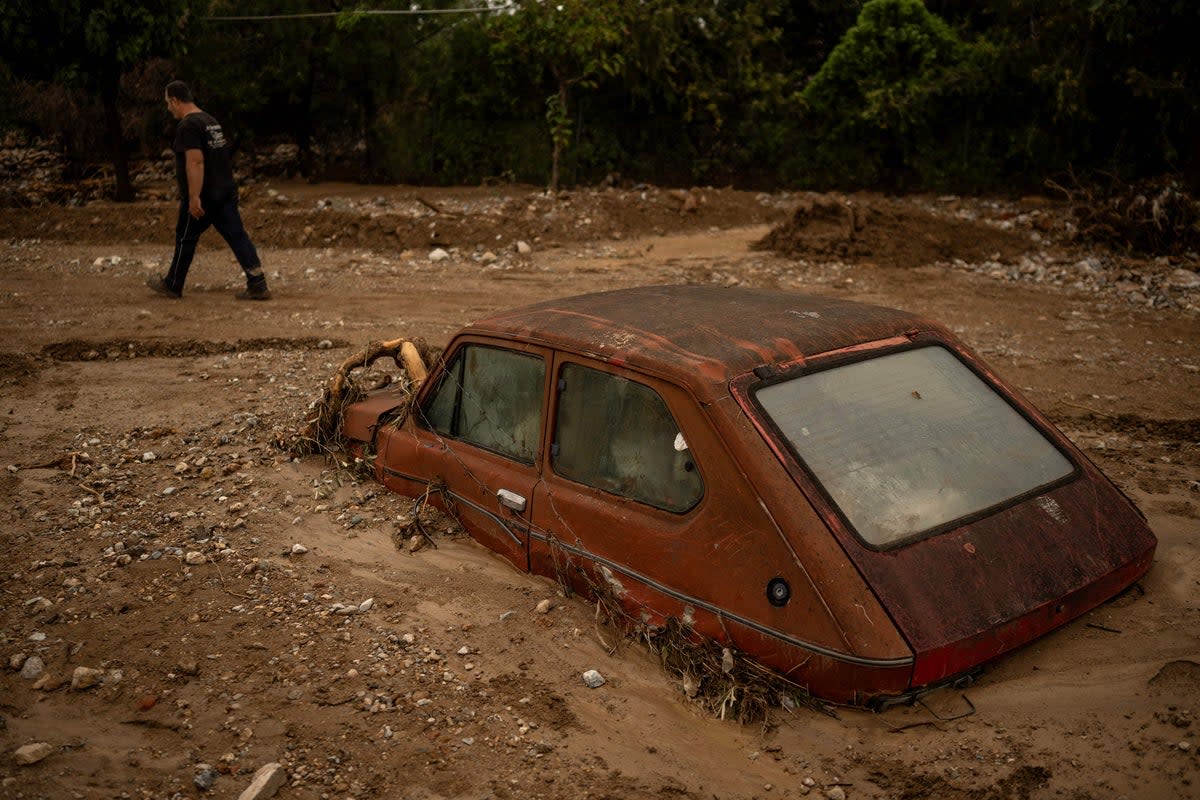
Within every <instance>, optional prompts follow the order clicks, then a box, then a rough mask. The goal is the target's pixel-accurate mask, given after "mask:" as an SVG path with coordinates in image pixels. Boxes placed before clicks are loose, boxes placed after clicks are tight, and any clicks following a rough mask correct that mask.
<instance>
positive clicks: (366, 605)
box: [358, 597, 375, 614]
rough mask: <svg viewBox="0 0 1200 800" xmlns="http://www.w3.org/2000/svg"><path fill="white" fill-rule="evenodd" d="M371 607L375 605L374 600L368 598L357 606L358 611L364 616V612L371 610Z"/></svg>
mask: <svg viewBox="0 0 1200 800" xmlns="http://www.w3.org/2000/svg"><path fill="white" fill-rule="evenodd" d="M373 605H375V598H374V597H368V598H367V599H366V600H363V601H362V602H361V603H359V604H358V610H359V611H361V612H362V613H364V614H365V613H366V612H368V611H370V610H371V606H373Z"/></svg>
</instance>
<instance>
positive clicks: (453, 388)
mask: <svg viewBox="0 0 1200 800" xmlns="http://www.w3.org/2000/svg"><path fill="white" fill-rule="evenodd" d="M545 381H546V362H545V361H544V360H543V359H542V358H540V357H538V356H534V355H529V354H527V353H517V352H514V351H512V350H504V349H502V348H498V347H487V346H483V345H467V346H465V347H463V348H461V349H460V350H459V351H458V352H457V353H456V354H455V355H454V357H453V360H452V361H451V362H450V365H449V366H448V367H447V368H446V371H445V372H444V373H442V378H441V381H440V383H439V384H438V387H437V389H436V390H435V391H434V394H433V396H432V397H431V398H430V399H429V400H428V401H427V402H426V403H425V406H424V408H423V409H422V410H423V413H424V415H425V419H426V421H427V423H428V424H429V427H431V428H433V429H434V430H435V431H437V432H438V433H440V434H442V435H444V436H449V437H452V438H455V439H461V440H463V441H465V442H470V443H471V444H475V445H478V446H480V447H482V448H484V449H487V450H491V451H493V452H496V453H500V454H501V455H505V456H509V457H511V458H514V459H518V460H520V461H524V462H526V463H532V462H533V461H534V457H535V455H536V454H537V449H538V435H539V433H540V431H541V421H542V398H543V397H544V395H545Z"/></svg>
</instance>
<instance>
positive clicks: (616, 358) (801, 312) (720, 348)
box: [465, 286, 941, 386]
mask: <svg viewBox="0 0 1200 800" xmlns="http://www.w3.org/2000/svg"><path fill="white" fill-rule="evenodd" d="M929 329H935V330H941V326H939V325H936V324H934V323H931V322H930V321H928V320H925V319H922V318H921V317H918V316H916V315H913V314H910V313H908V312H904V311H898V310H896V309H891V308H884V307H882V306H873V305H867V304H865V303H857V302H853V301H850V300H839V299H836V298H830V297H817V296H813V295H804V294H793V293H790V292H783V291H776V290H770V289H743V288H719V287H711V286H645V287H639V288H635V289H619V290H616V291H610V292H597V293H594V294H583V295H576V296H574V297H564V298H559V299H555V300H548V301H546V302H542V303H536V304H534V305H529V306H524V307H522V308H515V309H513V310H511V311H505V312H502V313H499V314H496V315H494V316H491V317H487V318H484V319H481V320H479V321H477V322H474V323H472V324H471V325H468V326H467V328H466V329H465V330H466V332H470V333H486V334H491V335H499V336H503V337H506V338H512V339H517V340H522V341H529V342H536V343H542V344H548V345H551V346H553V347H556V348H559V349H565V350H572V351H576V352H581V353H587V354H592V355H595V356H598V357H600V358H602V359H604V360H607V361H610V362H617V363H624V364H627V365H629V366H632V367H639V368H642V369H647V370H650V371H653V372H656V373H659V374H661V375H664V376H667V377H671V378H673V379H674V380H675V381H676V382H677V383H680V384H682V385H690V386H698V385H699V384H714V383H719V384H725V383H727V382H728V381H729V379H730V378H732V377H734V376H736V375H741V374H743V373H745V372H747V371H749V370H752V369H754V368H755V367H758V366H763V365H767V364H778V363H781V362H785V361H794V360H796V359H797V358H800V357H808V356H813V355H817V354H819V353H824V352H827V351H830V350H839V349H842V348H844V347H850V346H853V345H858V344H863V343H866V342H872V341H877V340H879V339H886V338H888V337H892V336H898V335H903V334H906V333H910V332H912V331H916V330H929Z"/></svg>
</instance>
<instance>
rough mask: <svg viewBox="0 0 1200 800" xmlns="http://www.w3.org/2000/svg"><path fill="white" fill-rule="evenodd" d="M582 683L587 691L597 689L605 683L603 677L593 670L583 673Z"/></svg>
mask: <svg viewBox="0 0 1200 800" xmlns="http://www.w3.org/2000/svg"><path fill="white" fill-rule="evenodd" d="M583 682H584V684H586V685H587V687H588V688H589V689H599V688H600V687H601V686H603V685H604V683H605V681H604V676H603V675H601V674H600V673H599V672H597V671H596V670H594V669H589V670H588V671H587V672H585V673H583Z"/></svg>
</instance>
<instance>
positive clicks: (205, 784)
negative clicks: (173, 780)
mask: <svg viewBox="0 0 1200 800" xmlns="http://www.w3.org/2000/svg"><path fill="white" fill-rule="evenodd" d="M216 782H217V771H216V770H215V769H213V768H212V765H211V764H197V765H196V777H194V778H192V783H194V784H196V788H197V789H199V790H200V791H202V792H207V791H208V790H209V789H211V788H212V787H213V784H214V783H216Z"/></svg>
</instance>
